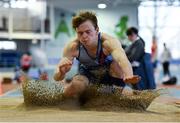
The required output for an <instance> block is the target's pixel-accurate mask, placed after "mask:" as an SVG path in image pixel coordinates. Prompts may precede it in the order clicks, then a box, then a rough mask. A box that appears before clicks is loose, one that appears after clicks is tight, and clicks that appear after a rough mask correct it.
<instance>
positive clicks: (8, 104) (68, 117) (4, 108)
mask: <svg viewBox="0 0 180 123" xmlns="http://www.w3.org/2000/svg"><path fill="white" fill-rule="evenodd" d="M161 100H163V97H158V98H156V99H155V100H154V101H153V102H152V103H151V105H150V106H149V107H148V109H147V111H144V112H123V111H122V112H121V111H117V112H115V111H93V110H91V111H88V110H82V109H80V108H78V107H77V105H76V104H75V103H74V104H70V105H68V107H66V108H65V109H60V108H59V107H25V105H24V104H23V102H24V100H23V98H12V97H10V98H5V97H4V98H0V121H1V122H7V121H9V122H14V121H17V122H20V121H22V122H26V121H29V122H33V121H37V122H41V121H46V122H47V121H50V122H54V121H64V122H66V121H69V122H71V121H75V122H81V121H84V122H85V121H92V122H93V121H95V122H100V121H104V122H105V121H109V122H112V121H117V122H123V121H129V122H131V121H136V122H146V121H149V122H165V121H166V122H167V121H169V122H180V107H178V106H176V105H173V104H172V103H171V104H167V103H164V102H162V101H161ZM69 106H71V107H69Z"/></svg>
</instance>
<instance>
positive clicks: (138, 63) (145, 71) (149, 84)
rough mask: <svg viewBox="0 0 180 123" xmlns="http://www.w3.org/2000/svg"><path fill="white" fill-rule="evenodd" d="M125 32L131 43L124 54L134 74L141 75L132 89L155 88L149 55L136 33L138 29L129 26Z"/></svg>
mask: <svg viewBox="0 0 180 123" xmlns="http://www.w3.org/2000/svg"><path fill="white" fill-rule="evenodd" d="M126 34H127V36H128V39H129V41H131V42H132V43H131V45H130V46H129V47H127V48H126V49H125V52H126V55H127V57H128V59H129V61H130V62H131V65H132V68H133V72H134V74H137V75H139V76H141V80H140V81H139V83H137V84H132V87H133V89H136V90H146V89H155V88H156V84H155V80H154V72H153V66H152V62H151V55H150V54H149V53H145V42H144V40H143V39H142V38H141V37H140V36H139V35H138V29H137V28H135V27H130V28H128V29H127V31H126Z"/></svg>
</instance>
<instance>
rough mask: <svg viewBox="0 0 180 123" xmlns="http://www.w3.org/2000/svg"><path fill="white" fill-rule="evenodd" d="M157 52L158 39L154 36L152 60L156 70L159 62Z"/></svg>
mask: <svg viewBox="0 0 180 123" xmlns="http://www.w3.org/2000/svg"><path fill="white" fill-rule="evenodd" d="M157 53H158V46H157V40H156V37H155V36H153V39H152V46H151V61H152V63H153V68H154V70H155V69H156V67H157V62H158V60H157Z"/></svg>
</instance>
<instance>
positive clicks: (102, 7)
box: [98, 3, 107, 9]
mask: <svg viewBox="0 0 180 123" xmlns="http://www.w3.org/2000/svg"><path fill="white" fill-rule="evenodd" d="M106 7H107V5H106V4H104V3H100V4H98V8H99V9H105V8H106Z"/></svg>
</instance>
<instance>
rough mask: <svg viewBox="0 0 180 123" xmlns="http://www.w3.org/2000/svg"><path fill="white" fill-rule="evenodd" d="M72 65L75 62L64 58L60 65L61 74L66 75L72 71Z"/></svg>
mask: <svg viewBox="0 0 180 123" xmlns="http://www.w3.org/2000/svg"><path fill="white" fill-rule="evenodd" d="M72 64H73V62H72V61H71V60H69V59H68V58H66V57H64V58H62V59H61V61H60V63H59V65H58V69H59V72H60V73H61V74H66V73H67V72H68V71H69V70H70V69H71V66H72Z"/></svg>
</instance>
